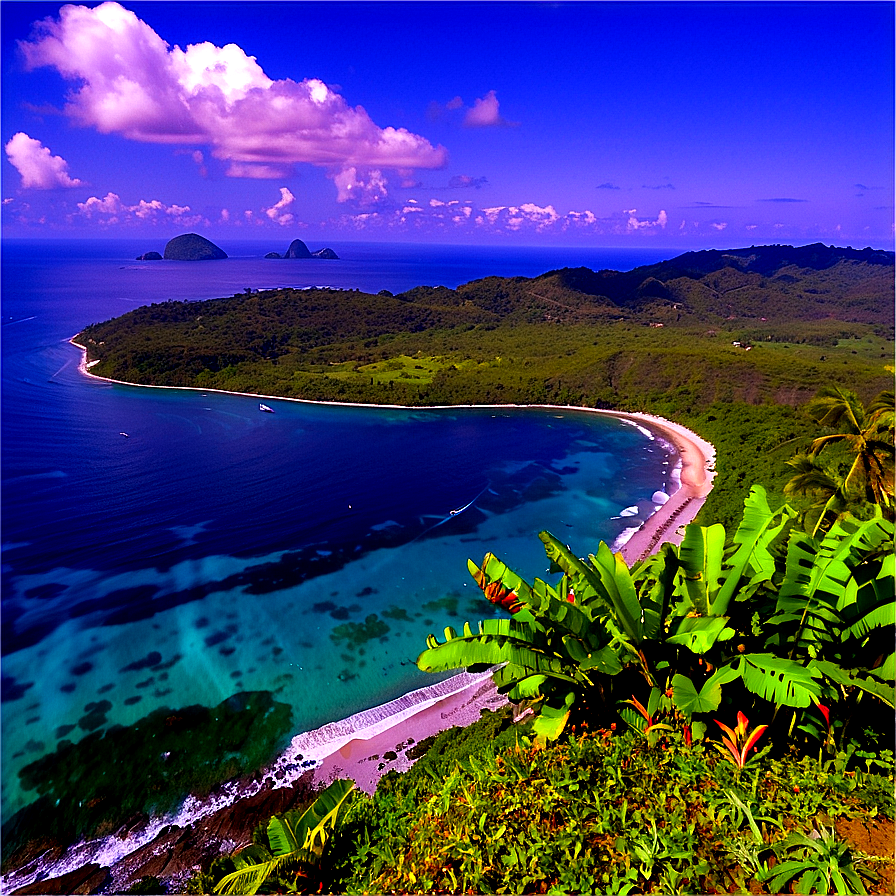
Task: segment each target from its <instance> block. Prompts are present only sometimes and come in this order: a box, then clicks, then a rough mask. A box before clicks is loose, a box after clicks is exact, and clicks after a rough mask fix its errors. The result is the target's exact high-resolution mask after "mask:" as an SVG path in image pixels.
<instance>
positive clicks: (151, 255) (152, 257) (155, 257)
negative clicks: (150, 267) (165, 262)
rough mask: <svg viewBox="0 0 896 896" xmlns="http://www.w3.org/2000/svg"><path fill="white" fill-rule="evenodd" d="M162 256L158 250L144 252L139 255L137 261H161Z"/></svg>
mask: <svg viewBox="0 0 896 896" xmlns="http://www.w3.org/2000/svg"><path fill="white" fill-rule="evenodd" d="M161 260H162V256H161V255H159V253H158V252H144V253H143V254H142V255H138V256H137V261H161Z"/></svg>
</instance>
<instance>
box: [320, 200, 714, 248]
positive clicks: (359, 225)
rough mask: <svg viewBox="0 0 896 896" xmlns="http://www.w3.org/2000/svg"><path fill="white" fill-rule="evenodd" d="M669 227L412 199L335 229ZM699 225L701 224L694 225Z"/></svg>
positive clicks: (494, 231)
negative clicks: (397, 206)
mask: <svg viewBox="0 0 896 896" xmlns="http://www.w3.org/2000/svg"><path fill="white" fill-rule="evenodd" d="M666 224H667V215H666V212H665V211H660V212H659V213H658V215H657V217H656V218H653V219H649V218H648V219H643V220H641V219H639V218H638V217H637V210H636V209H624V210H621V211H619V212H615V213H613V214H611V215H609V216H607V217H602V218H601V217H598V216H597V215H595V214H594V212H593V211H590V210H589V209H583V210H581V211H580V210H572V211H568V212H566V213H561V212H559V211H558V210H557V209H556V208H555V207H554V206H553V205H544V206H542V205H538V204H537V203H534V202H523V203H521V204H519V205H496V206H489V207H485V208H479V207H476V206H475V205H474V203H473V202H471V201H470V200H467V199H451V200H448V201H445V200H442V199H434V198H433V199H429V200H427V201H426V203H421V202H418V201H416V200H414V199H408V200H407V201H406V202H405V204H404V205H403V206H402V207H401V208H389V207H385V206H383V207H380V208H378V209H377V210H375V211H372V212H370V211H368V212H364V213H361V214H348V215H343V216H342V217H341V218H340V219H339V220H338V221H334V222H333V226H334V229H342V230H346V231H351V232H362V233H368V234H373V233H381V234H388V233H390V232H391V233H408V232H415V233H421V234H424V233H425V234H443V235H444V236H446V237H455V238H456V237H458V236H470V237H477V238H479V237H482V236H485V235H488V236H494V235H518V234H532V235H537V236H539V237H545V238H551V237H555V238H570V237H571V238H593V237H598V236H634V235H635V234H644V235H650V234H651V233H659V232H661V231H662V230H663V229H664V228H665V227H666ZM694 226H695V227H696V226H698V225H697V224H695V225H694Z"/></svg>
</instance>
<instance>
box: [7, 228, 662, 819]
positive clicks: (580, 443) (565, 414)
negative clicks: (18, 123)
mask: <svg viewBox="0 0 896 896" xmlns="http://www.w3.org/2000/svg"><path fill="white" fill-rule="evenodd" d="M151 242H152V241H148V240H145V239H141V240H115V241H105V242H103V241H90V242H88V241H83V242H78V241H72V242H50V241H42V242H36V241H35V242H32V241H4V242H3V244H2V362H3V366H2V545H3V549H2V561H3V579H2V586H3V591H2V616H0V620H2V652H3V657H2V679H3V692H2V699H3V703H2V735H3V736H2V781H3V811H4V813H7V812H10V811H13V810H14V809H16V808H18V807H19V806H21V805H23V804H24V803H27V802H29V801H30V800H31V799H32V798H33V796H34V795H33V794H28V793H26V794H23V793H22V792H21V791H20V790H19V788H18V786H17V772H18V770H19V769H21V768H22V767H23V766H24V765H26V764H28V763H29V762H31V761H33V760H34V759H36V758H38V757H40V756H41V755H44V754H46V753H48V752H52V751H53V750H55V748H56V745H57V743H58V742H59V740H60V739H62V738H68V739H69V740H77V739H79V738H80V737H82V736H84V735H85V734H86V733H87V732H88V731H89V730H90V729H91V728H92V727H93V726H95V725H97V724H100V725H112V724H118V723H120V724H130V723H132V722H134V721H136V720H137V719H139V718H141V717H143V716H144V715H146V714H147V713H149V712H150V711H151V710H153V709H156V708H158V707H161V706H166V707H171V708H177V707H179V706H186V705H189V704H194V703H202V704H205V705H213V704H217V703H219V702H220V701H221V700H223V699H225V698H226V697H228V696H229V695H231V694H233V693H235V692H238V691H245V690H272V691H276V693H277V699H279V700H283V701H285V702H288V703H290V704H291V705H292V706H293V707H294V728H295V732H299V731H302V730H307V729H310V728H314V727H317V726H319V725H321V724H323V723H324V722H327V721H330V720H333V719H336V718H343V717H345V716H348V715H350V714H352V713H354V712H357V711H359V710H361V709H365V708H367V707H370V706H374V705H377V704H380V703H383V702H386V701H388V700H390V699H393V698H394V697H396V696H398V695H399V694H401V693H403V692H405V691H407V690H410V689H412V688H416V687H421V686H424V685H426V684H427V683H431V682H432V678H431V677H429V676H427V675H425V674H423V673H421V672H419V671H418V670H417V668H416V666H415V665H414V660H415V658H416V657H417V655H418V654H419V652H420V651H421V650H422V649H423V647H424V646H425V643H424V642H425V636H426V634H427V633H428V632H430V631H439V632H440V631H441V630H442V628H443V627H444V626H445V625H448V624H451V625H455V626H457V625H460V624H461V623H462V622H463V620H465V619H470V620H471V621H475V620H476V619H478V618H482V617H483V616H486V615H490V613H491V611H492V607H491V606H490V605H489V604H488V603H487V602H486V601H485V600H484V598H482V597H481V594H480V593H479V591H478V589H477V587H476V585H475V583H474V582H473V581H472V579H471V578H470V577H469V574H468V572H467V565H466V561H467V558H468V557H472V558H473V559H475V560H477V561H479V560H481V559H482V556H483V554H484V553H485V552H486V551H489V550H490V551H493V552H494V553H496V554H498V555H499V556H500V557H502V558H503V559H505V560H506V561H507V562H508V563H509V564H510V565H511V566H513V567H514V568H516V569H517V570H518V571H520V572H521V573H523V574H525V575H526V576H528V577H530V578H531V577H534V576H538V575H545V574H546V561H545V558H544V553H543V549H542V547H541V544H540V542H539V541H538V539H537V537H536V535H537V533H538V531H539V530H540V529H542V528H548V529H550V530H552V531H553V532H554V533H555V534H556V535H557V536H558V537H560V538H562V539H564V540H568V541H569V542H570V543H571V544H572V546H573V547H574V549H575V550H576V551H577V552H578V553H580V554H584V553H585V552H587V551H593V550H595V549H596V547H597V544H598V542H599V541H600V540H601V539H604V540H607V541H612V540H613V539H614V538H616V536H618V534H619V533H620V531H622V529H623V528H624V527H625V526H626V525H631V522H632V519H633V517H632V516H627V517H620V512H621V511H623V510H625V509H626V508H628V512H629V513H630V514H631V513H633V511H634V509H639V510H640V513H641V514H642V515H643V514H646V513H648V512H650V511H651V510H652V509H653V508H652V506H651V496H652V495H653V493H654V492H655V491H657V490H663V489H664V488H665V486H666V482H667V478H668V474H669V472H670V470H671V469H672V467H673V466H674V463H675V459H674V458H670V456H669V455H668V454H667V449H666V447H665V446H663V445H662V444H661V443H659V442H657V441H652V440H651V439H649V438H648V437H646V436H645V434H644V433H643V432H642V431H641V430H639V429H638V428H636V427H633V426H631V425H627V424H625V423H622V422H620V421H618V420H614V419H608V418H603V417H600V416H599V415H596V414H588V413H584V412H576V411H571V410H545V409H542V410H534V409H507V408H501V409H496V408H481V409H450V410H444V409H443V410H419V409H417V410H403V409H384V408H359V407H337V406H322V405H311V404H302V403H295V402H286V401H275V400H272V401H269V402H268V403H269V404H270V405H271V406H272V407H273V408H274V409H275V413H274V414H265V413H260V412H259V409H258V400H257V399H253V398H252V397H247V396H239V395H228V394H221V393H213V392H199V391H180V390H163V389H149V388H139V387H132V386H123V385H117V384H111V383H106V382H101V381H98V380H95V379H91V378H89V377H87V376H85V375H84V374H83V373H81V372H79V369H78V365H79V361H80V357H81V353H80V351H79V350H78V349H77V348H75V347H74V346H72V345H71V344H70V343H69V339H70V338H71V337H72V336H73V335H74V334H76V333H77V332H78V331H79V330H80V329H81V328H83V327H84V326H85V325H87V324H89V323H93V322H96V321H101V320H107V319H109V318H111V317H114V316H117V315H119V314H122V313H124V312H126V311H128V310H130V309H132V308H135V307H137V306H139V305H144V304H147V303H150V302H153V301H161V300H165V299H205V298H215V297H219V296H226V295H233V294H234V293H236V292H242V291H243V290H244V289H245V288H246V287H252V288H265V287H273V286H296V287H300V286H336V287H347V288H354V287H357V288H359V289H361V290H363V291H370V292H376V291H378V290H381V289H389V290H391V291H393V292H399V291H402V290H405V289H408V288H410V287H412V286H416V285H421V284H428V285H445V286H449V287H454V286H457V285H458V284H460V283H465V282H468V281H470V280H473V279H476V278H479V277H484V276H489V275H499V276H518V275H519V276H535V275H538V274H541V273H543V272H545V271H547V270H551V269H554V268H558V267H564V266H580V265H584V266H587V267H591V268H594V269H601V268H612V269H616V270H629V269H631V268H633V267H636V266H638V265H641V264H648V263H652V262H656V261H659V260H662V259H664V258H669V257H672V256H674V254H676V253H675V252H673V251H664V250H657V249H654V250H608V249H587V248H577V249H559V248H545V249H538V248H523V249H520V248H514V249H509V248H494V247H489V248H474V247H457V246H452V247H448V246H433V245H408V244H403V245H399V244H372V243H348V242H347V243H332V244H330V245H331V246H332V248H333V249H335V251H336V252H337V253H338V254H339V256H340V260H339V261H323V260H295V261H286V260H283V261H273V260H266V259H264V258H263V255H264V253H265V252H267V251H269V250H271V249H274V250H277V251H283V250H285V246H286V243H287V242H288V241H283V242H284V245H283V246H278V245H274V244H273V242H272V241H270V240H268V241H266V242H264V243H259V242H233V243H227V242H221V243H220V245H221V246H222V248H224V249H225V251H226V252H227V253H228V255H229V256H230V257H229V258H228V259H227V260H225V261H215V262H192V263H189V262H137V261H134V260H133V259H134V258H135V257H136V256H137V255H138V254H141V253H142V252H145V251H147V250H148V249H151V248H154V247H153V246H152V245H151ZM161 245H162V244H161V243H160V245H159V246H158V247H156V248H161ZM311 248H312V249H315V248H319V247H318V246H316V245H313V246H311ZM122 433H126V434H127V435H126V436H125V435H122ZM470 502H472V503H470ZM468 503H469V504H470V506H469V507H468V509H466V510H464V511H463V512H462V513H460V514H456V515H451V513H450V511H451V510H454V509H458V508H461V507H464V506H465V505H467V504H468ZM372 614H376V616H377V617H378V619H379V620H380V621H382V622H385V623H386V625H387V626H388V631H386V632H384V633H381V634H380V635H378V636H377V637H375V638H372V639H371V640H369V641H367V642H366V643H362V642H361V641H360V640H359V639H358V638H357V637H356V638H355V640H354V641H352V640H351V639H347V638H346V637H344V636H345V635H346V634H347V632H348V629H347V628H346V625H347V624H350V623H356V624H361V623H364V622H365V620H367V619H368V617H369V616H371V615H372ZM359 631H360V629H359V627H358V626H356V627H355V629H354V633H355V635H356V636H357V635H358V633H359ZM361 638H362V639H363V634H362V635H361ZM91 704H92V706H91ZM98 706H99V707H100V709H99V712H97V707H98Z"/></svg>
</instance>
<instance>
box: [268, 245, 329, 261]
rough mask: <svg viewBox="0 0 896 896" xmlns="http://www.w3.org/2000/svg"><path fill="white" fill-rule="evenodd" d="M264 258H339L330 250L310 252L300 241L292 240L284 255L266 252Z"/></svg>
mask: <svg viewBox="0 0 896 896" xmlns="http://www.w3.org/2000/svg"><path fill="white" fill-rule="evenodd" d="M265 258H326V259H334V260H338V259H339V256H338V255H337V254H336V253H335V252H334V251H333V250H332V249H318V250H317V251H316V252H310V251H309V250H308V247H307V246H306V245H305V244H304V243H303V242H302V241H301V240H293V241H292V242H291V243H290V244H289V248H288V249H287V250H286V254H285V255H281V254H280V253H279V252H268V254H267V255H265Z"/></svg>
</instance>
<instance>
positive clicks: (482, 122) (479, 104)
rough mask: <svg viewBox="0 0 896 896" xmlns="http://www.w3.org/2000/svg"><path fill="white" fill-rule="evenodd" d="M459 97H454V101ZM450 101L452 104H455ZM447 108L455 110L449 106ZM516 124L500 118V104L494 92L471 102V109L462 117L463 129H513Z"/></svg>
mask: <svg viewBox="0 0 896 896" xmlns="http://www.w3.org/2000/svg"><path fill="white" fill-rule="evenodd" d="M457 99H459V97H455V100H457ZM455 100H452V102H455ZM449 108H457V107H456V106H454V107H452V106H451V105H449ZM515 124H516V122H511V121H506V120H505V119H503V118H502V117H501V104H500V103H499V102H498V95H497V93H496V92H495V91H494V90H490V91H489V92H488V93H487V94H486V95H485V96H484V97H481V98H479V99H476V100H474V101H473V108H472V109H468V110H467V114H466V115H465V116H464V127H466V128H495V127H513V126H515Z"/></svg>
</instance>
